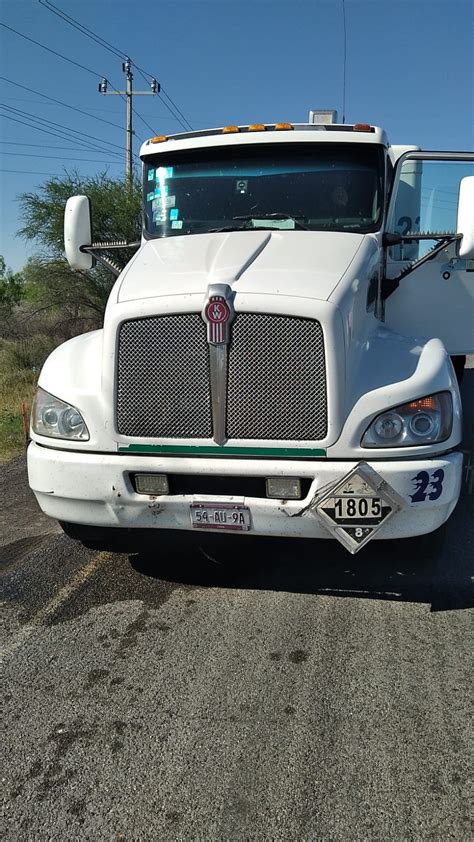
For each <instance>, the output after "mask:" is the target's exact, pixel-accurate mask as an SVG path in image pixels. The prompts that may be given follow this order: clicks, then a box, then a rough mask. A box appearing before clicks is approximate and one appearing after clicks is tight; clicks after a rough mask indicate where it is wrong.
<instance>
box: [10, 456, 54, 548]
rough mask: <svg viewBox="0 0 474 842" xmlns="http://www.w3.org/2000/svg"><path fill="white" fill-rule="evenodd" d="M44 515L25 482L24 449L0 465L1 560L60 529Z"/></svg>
mask: <svg viewBox="0 0 474 842" xmlns="http://www.w3.org/2000/svg"><path fill="white" fill-rule="evenodd" d="M60 531H61V529H60V527H59V526H58V524H57V523H56V521H55V520H52V519H51V518H49V517H46V515H45V514H43V512H42V511H41V509H40V507H39V506H38V503H37V502H36V498H35V495H34V494H33V492H32V491H31V489H30V488H29V486H28V475H27V470H26V453H23V454H22V455H21V456H17V457H16V458H15V459H12V460H11V461H10V462H5V463H4V464H3V465H1V466H0V563H1V564H2V565H4V564H6V563H7V564H8V563H9V562H11V561H13V560H15V559H16V558H17V557H18V556H19V555H21V554H22V553H23V552H25V551H26V550H31V549H34V548H35V547H37V546H40V545H41V544H42V543H43V541H44V540H46V537H47V536H48V535H53V534H55V533H57V532H60Z"/></svg>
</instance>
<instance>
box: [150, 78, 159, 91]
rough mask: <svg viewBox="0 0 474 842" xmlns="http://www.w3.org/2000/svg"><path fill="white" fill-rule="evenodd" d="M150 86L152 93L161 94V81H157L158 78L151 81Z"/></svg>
mask: <svg viewBox="0 0 474 842" xmlns="http://www.w3.org/2000/svg"><path fill="white" fill-rule="evenodd" d="M150 88H151V92H152V94H159V92H160V90H161V85H160V83H159V82H157V81H156V79H152V80H151V82H150Z"/></svg>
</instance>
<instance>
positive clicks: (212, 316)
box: [202, 284, 234, 345]
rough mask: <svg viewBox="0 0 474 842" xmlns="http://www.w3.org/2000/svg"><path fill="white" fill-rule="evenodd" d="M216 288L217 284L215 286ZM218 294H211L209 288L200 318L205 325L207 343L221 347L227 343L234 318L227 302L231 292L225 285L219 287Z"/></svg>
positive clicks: (229, 303) (230, 306) (211, 291)
mask: <svg viewBox="0 0 474 842" xmlns="http://www.w3.org/2000/svg"><path fill="white" fill-rule="evenodd" d="M215 286H217V284H216V285H215ZM219 287H220V289H219V293H220V292H221V290H222V292H223V293H224V294H215V293H214V294H212V293H213V292H214V289H215V287H214V289H212V287H210V288H209V293H210V294H209V298H208V299H207V302H206V303H205V305H204V309H203V311H202V317H203V319H204V321H205V322H206V324H207V341H208V342H209V343H210V344H211V345H223V344H227V343H228V342H229V325H230V323H231V321H232V320H233V318H234V312H233V308H232V305H231V302H230V300H229V296H230V294H231V290H230V288H229V287H227V285H225V286H224V285H223V284H222V285H219Z"/></svg>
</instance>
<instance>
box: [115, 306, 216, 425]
mask: <svg viewBox="0 0 474 842" xmlns="http://www.w3.org/2000/svg"><path fill="white" fill-rule="evenodd" d="M117 428H118V431H119V433H122V435H124V436H138V437H142V438H194V437H196V438H212V420H211V400H210V391H209V362H208V345H207V340H206V327H205V325H204V322H203V321H202V319H201V316H200V315H199V314H198V313H180V314H179V315H176V316H156V317H153V318H148V319H136V320H135V321H131V322H125V323H124V324H122V326H121V328H120V335H119V353H118V372H117Z"/></svg>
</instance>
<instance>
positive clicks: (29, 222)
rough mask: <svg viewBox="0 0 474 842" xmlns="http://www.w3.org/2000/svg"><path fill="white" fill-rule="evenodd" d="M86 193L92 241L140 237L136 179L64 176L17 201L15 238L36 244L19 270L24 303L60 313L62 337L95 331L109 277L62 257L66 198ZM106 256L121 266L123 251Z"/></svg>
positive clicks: (104, 175)
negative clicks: (73, 265)
mask: <svg viewBox="0 0 474 842" xmlns="http://www.w3.org/2000/svg"><path fill="white" fill-rule="evenodd" d="M74 195H86V196H88V197H89V198H90V200H91V205H92V222H93V232H92V236H93V239H94V242H104V241H111V240H117V239H118V240H127V241H129V242H133V241H135V240H138V239H139V237H140V227H141V191H140V184H139V182H138V180H135V181H134V182H133V184H132V188H131V189H129V185H128V183H127V182H126V181H122V180H117V179H112V178H110V177H109V176H108V175H107V173H99V174H97V175H95V176H89V177H83V176H80V175H79V174H78V173H77V172H72V173H68V172H66V173H64V175H63V176H55V177H54V178H50V179H48V180H47V181H45V182H44V184H43V185H42V186H41V187H40V188H39V190H38V191H37V192H34V193H23V194H22V195H21V196H20V197H19V203H20V211H21V215H22V219H23V226H22V228H21V229H20V230H19V232H18V233H19V235H20V236H22V237H24V238H25V239H27V240H31V241H34V242H35V243H37V244H38V252H37V254H36V255H35V256H34V257H33V258H31V259H30V260H29V261H28V263H27V264H26V266H25V268H24V270H23V278H24V288H25V297H26V300H27V301H28V302H29V303H30V304H31V305H33V306H34V307H36V308H38V310H40V309H45V310H46V309H52V310H56V311H59V312H60V313H61V315H63V316H64V320H63V321H64V330H63V331H62V332H63V334H64V335H66V336H67V335H73V334H74V333H77V332H78V330H79V329H84V327H85V326H87V325H88V326H89V327H95V326H97V325H98V324H99V323H100V322H101V319H102V315H103V312H104V309H105V305H106V303H107V298H108V295H109V292H110V289H111V287H112V285H113V283H114V280H115V279H114V276H113V275H112V273H111V272H110V271H109V270H108V269H106V268H105V267H103V266H101V265H100V264H97V265H96V266H95V267H94V268H93V269H91V270H89V271H87V272H78V271H75V270H73V269H71V268H70V266H69V264H68V263H67V261H66V259H65V256H64V208H65V205H66V201H67V199H68V198H69V197H70V196H74ZM109 256H110V257H112V259H113V260H114V261H116V262H117V263H119V264H120V265H122V266H124V265H125V263H126V262H127V260H128V259H129V258H130V256H131V252H130V251H127V250H120V251H118V252H117V251H113V252H111V253H110V254H109Z"/></svg>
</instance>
